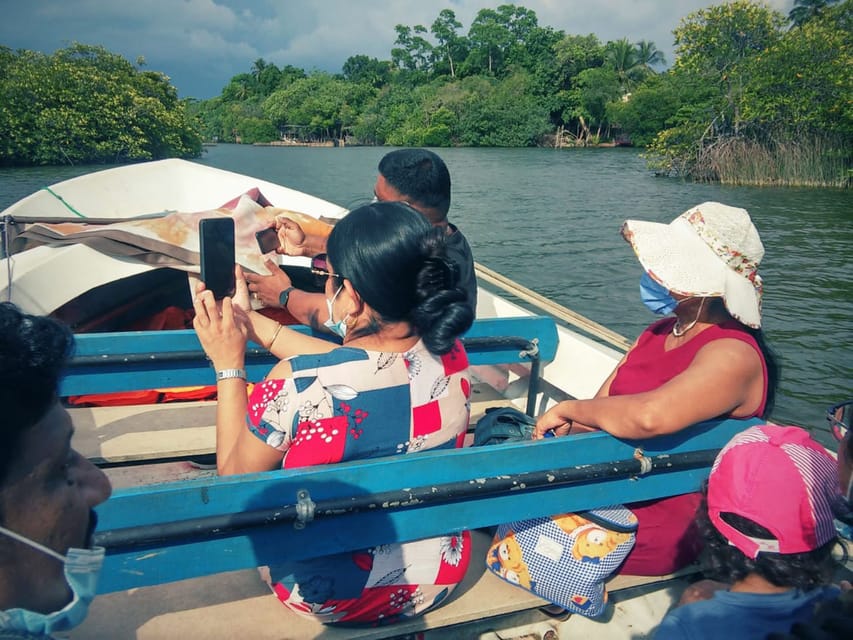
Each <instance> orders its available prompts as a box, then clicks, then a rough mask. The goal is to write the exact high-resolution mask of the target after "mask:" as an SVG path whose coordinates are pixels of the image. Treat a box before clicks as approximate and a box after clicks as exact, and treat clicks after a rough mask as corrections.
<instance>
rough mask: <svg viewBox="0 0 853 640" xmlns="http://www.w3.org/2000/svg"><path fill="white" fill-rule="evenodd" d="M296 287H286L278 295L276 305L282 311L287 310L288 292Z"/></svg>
mask: <svg viewBox="0 0 853 640" xmlns="http://www.w3.org/2000/svg"><path fill="white" fill-rule="evenodd" d="M295 288H296V287H288V288H287V289H285V290H284V291H282V292H281V293H280V294H278V304H279V306H281V308H282V309H287V300H288V299H289V298H290V292H291V291H293V290H294V289H295Z"/></svg>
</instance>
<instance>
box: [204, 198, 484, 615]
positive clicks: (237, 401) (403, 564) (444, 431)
mask: <svg viewBox="0 0 853 640" xmlns="http://www.w3.org/2000/svg"><path fill="white" fill-rule="evenodd" d="M317 271H318V272H319V271H321V270H319V269H317ZM322 271H323V273H322V274H319V273H318V275H325V276H326V277H327V280H326V286H325V295H326V306H327V309H328V319H327V320H326V321H325V325H326V326H327V327H328V328H329V329H330V330H331V331H332V332H333V333H336V334H337V335H338V336H340V337H341V338H342V339H343V345H342V346H337V345H335V344H332V343H330V342H328V341H326V340H322V339H318V338H313V337H311V336H306V335H304V334H301V333H298V332H295V331H293V330H291V329H289V328H287V327H284V326H282V325H279V324H278V323H276V322H275V321H273V320H271V319H270V318H266V317H264V316H262V315H260V314H258V313H256V312H253V311H250V305H249V300H248V290H247V288H246V284H245V281H244V280H243V277H242V272H240V270H239V268H238V270H237V291H236V293H235V296H234V298H233V299H232V298H228V297H226V298H224V299H223V300H221V301H217V300H215V299H214V298H213V296H212V295H211V293H210V292H209V291H207V290H205V289H204V287H203V285H202V286H201V287H200V291H199V293H198V295H197V297H196V300H195V303H194V305H195V311H196V318H195V320H194V326H195V329H196V332H197V334H198V336H199V339H200V341H201V343H202V346H203V347H204V349H205V352H206V353H207V355H208V357H209V358H210V360H211V362H212V363H213V366H214V368H215V370H216V372H217V387H218V398H219V401H218V407H217V426H216V429H217V432H216V436H217V444H216V456H217V467H218V471H219V473H220V474H221V475H229V474H237V473H250V472H257V471H265V470H272V469H276V468H293V467H303V466H312V465H318V464H332V463H335V462H343V461H349V460H356V459H364V458H373V457H379V456H386V455H396V454H408V453H415V452H417V451H423V450H427V449H436V448H452V447H458V446H461V444H462V440H463V438H464V435H465V431H466V429H467V425H468V417H469V416H468V411H469V410H468V404H467V403H468V398H469V396H470V389H471V386H470V381H469V378H468V371H467V368H468V360H467V356H466V354H465V351H464V348H463V347H462V344H461V342H460V341H459V339H458V338H459V336H460V335H461V334H462V333H464V332H465V331H466V330H467V329H468V328H469V327H470V326H471V323H472V321H473V318H474V313H473V310H472V309H471V306H470V304H469V303H468V302H467V298H466V295H465V292H464V291H463V290H462V289H461V288H459V287H458V285H457V278H458V276H457V270H456V269H455V268H454V265H453V263H452V262H451V261H449V260H448V259H447V257H446V251H445V245H444V236H443V234H442V233H441V232H440V230H436V229H435V228H434V227H432V226H431V225H430V224H429V223H428V222H427V221H426V220H425V219H424V218H423V216H421V215H420V214H419V213H417V212H416V211H415V210H414V209H412V208H411V207H409V206H408V205H406V204H404V203H399V202H383V203H374V204H370V205H367V206H364V207H361V208H359V209H356V210H354V211H352V212H351V213H349V214H348V215H347V216H346V217H345V218H344V219H343V220H341V222H339V223H338V224H337V225H336V226H335V228H334V230H333V231H332V233H331V235H330V236H329V240H328V246H327V269H325V270H322ZM248 339H252V340H254V341H255V342H257V343H259V344H263V345H266V346H267V347H268V348H269V349H270V351H271V352H272V353H273V354H275V355H276V356H278V357H280V358H282V360H281V362H279V363H278V364H277V365H275V366H274V367H273V369H272V371H271V372H270V373H269V375H268V376H267V378H266V379H265V380H264V381H262V382H259V383H258V384H256V385H255V386H254V388H253V390H252V392H251V394H249V395H248V396H247V392H246V385H247V382H246V375H245V371H244V354H245V348H246V342H247V340H248ZM469 557H470V539H469V536H468V534H467V532H453V533H449V534H448V535H446V536H442V537H440V538H433V539H428V540H419V541H415V542H410V543H404V544H394V545H385V546H383V547H381V548H376V549H367V550H364V551H363V552H360V553H359V552H355V553H344V554H340V555H339V556H334V557H325V558H319V559H316V560H311V561H304V562H299V563H291V564H289V565H281V566H280V567H278V568H277V569H276V570H277V571H278V574H276V575H272V576H271V587H272V589H273V591H274V592H275V593H276V595H277V596H278V597H279V598H280V599H281V600H282V602H284V603H285V604H286V605H287V606H288V607H290V608H291V609H293V610H295V611H297V612H300V613H303V614H307V615H310V616H314V617H316V618H317V619H319V620H320V621H322V622H324V623H331V622H347V623H372V622H376V621H379V620H382V621H383V623H384V622H389V621H393V620H394V619H399V618H403V617H409V616H414V615H419V614H421V613H423V612H424V611H426V610H427V609H429V608H431V607H433V606H435V605H437V604H439V603H440V602H441V601H443V600H444V599H445V598H446V597H447V595H449V594H450V592H451V591H452V590H453V588H454V587H455V586H456V584H458V583H459V582H460V581H461V580H462V578H463V576H464V574H465V570H466V568H467V565H468V561H469ZM282 561H283V562H284V561H286V557H283V558H282ZM407 576H412V577H411V578H407Z"/></svg>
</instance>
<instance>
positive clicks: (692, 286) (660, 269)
mask: <svg viewBox="0 0 853 640" xmlns="http://www.w3.org/2000/svg"><path fill="white" fill-rule="evenodd" d="M622 236H623V237H624V238H625V240H627V241H628V242H630V243H631V246H632V247H634V252H635V253H636V254H637V258H639V260H640V264H642V265H643V269H645V270H646V272H648V274H649V275H650V276H651V277H652V278H654V279H655V280H657V281H658V282H659V283H660V284H662V285H663V286H665V287H666V288H667V289H669V290H670V291H672V292H674V293H676V294H679V295H684V296H719V297H721V298H722V299H723V302H724V303H725V305H726V309H728V311H729V313H730V314H731V315H732V317H734V318H735V319H736V320H739V321H740V322H742V323H743V324H745V325H747V326H749V327H752V328H754V329H758V328H759V327H760V326H761V288H762V285H761V276H759V275H758V271H757V270H758V264H759V263H760V262H761V258H762V257H763V256H764V245H762V244H761V238H759V237H758V231H756V229H755V226H754V225H753V224H752V220H750V219H749V214H748V213H747V212H746V209H738V208H737V207H730V206H728V205H725V204H721V203H719V202H703V203H702V204H700V205H697V206H695V207H693V208H692V209H689V210H687V211H685V212H684V213H682V214H681V215H680V216H678V217H677V218H676V219H675V220H673V221H672V222H670V223H669V224H662V223H659V222H643V221H640V220H626V221H625V224H624V225H623V226H622Z"/></svg>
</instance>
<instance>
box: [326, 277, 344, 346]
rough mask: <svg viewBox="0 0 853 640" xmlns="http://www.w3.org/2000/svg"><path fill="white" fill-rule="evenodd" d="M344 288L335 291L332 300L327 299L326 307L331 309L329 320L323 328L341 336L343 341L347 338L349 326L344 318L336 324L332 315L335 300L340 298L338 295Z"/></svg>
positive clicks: (342, 286)
mask: <svg viewBox="0 0 853 640" xmlns="http://www.w3.org/2000/svg"><path fill="white" fill-rule="evenodd" d="M343 288H344V285H341V286H340V287H338V290H337V291H335V295H333V296H332V299H331V300H329V299H328V298H326V307H327V308H328V309H329V319H328V320H326V321H325V322H324V323H323V326H324V327H326V328H327V329H328V330H329V331H331V332H332V333H334V334H335V335H336V336H339V337H340V338H341V339H343V338H346V337H347V325H346V322H345V320H346V318H342V319H341V320H339V321H338V322H335V320H334V318H333V313H332V305H333V304H334V302H335V298H337V297H338V294H339V293H340V292H341V289H343Z"/></svg>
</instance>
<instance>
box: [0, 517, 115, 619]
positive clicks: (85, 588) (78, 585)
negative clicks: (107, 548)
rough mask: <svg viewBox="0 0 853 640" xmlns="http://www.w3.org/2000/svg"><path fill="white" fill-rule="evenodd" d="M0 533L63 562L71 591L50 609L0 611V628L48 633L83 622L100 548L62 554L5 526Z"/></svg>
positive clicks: (93, 589) (93, 587) (97, 571)
mask: <svg viewBox="0 0 853 640" xmlns="http://www.w3.org/2000/svg"><path fill="white" fill-rule="evenodd" d="M0 534H3V535H6V536H8V537H10V538H13V539H15V540H17V541H18V542H21V543H23V544H25V545H27V546H30V547H32V548H33V549H37V550H39V551H41V552H42V553H46V554H47V555H49V556H51V557H53V558H56V559H57V560H59V561H60V562H61V563H62V564H63V566H64V570H65V580H66V581H67V582H68V586H69V587H71V591H72V592H73V594H74V595H73V597H72V598H71V602H69V603H68V604H67V605H65V606H64V607H63V608H62V609H60V610H59V611H54V612H53V613H36V612H35V611H28V610H27V609H6V610H5V611H0V629H14V630H16V631H26V632H29V633H32V634H37V635H38V634H41V635H44V634H48V635H49V634H51V633H53V632H54V631H67V630H68V629H73V628H74V627H76V626H77V625H79V624H80V623H81V622H83V620H84V619H85V618H86V614H87V613H88V612H89V605H90V604H91V602H92V600H94V599H95V593H96V591H97V588H98V576H100V574H101V568H102V567H103V564H104V548H103V547H92V548H91V549H77V548H74V547H72V548H70V549H68V552H67V555H64V556H63V555H62V554H60V553H57V552H56V551H54V550H53V549H49V548H47V547H45V546H44V545H41V544H39V543H38V542H35V541H34V540H30V539H29V538H25V537H24V536H22V535H19V534H17V533H15V532H14V531H10V530H9V529H6V528H5V527H0Z"/></svg>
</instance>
